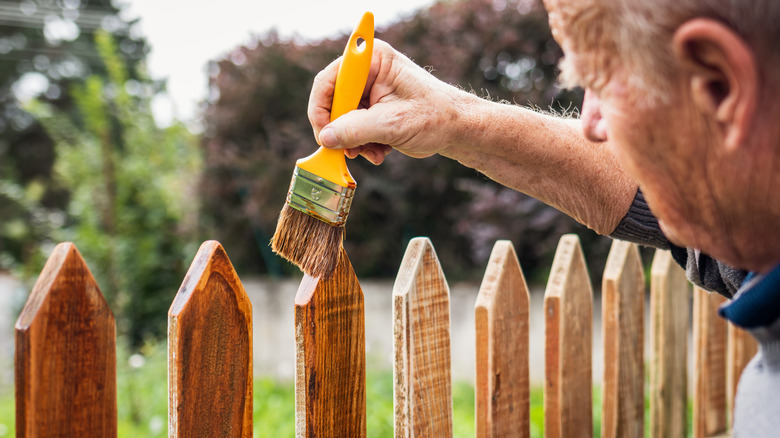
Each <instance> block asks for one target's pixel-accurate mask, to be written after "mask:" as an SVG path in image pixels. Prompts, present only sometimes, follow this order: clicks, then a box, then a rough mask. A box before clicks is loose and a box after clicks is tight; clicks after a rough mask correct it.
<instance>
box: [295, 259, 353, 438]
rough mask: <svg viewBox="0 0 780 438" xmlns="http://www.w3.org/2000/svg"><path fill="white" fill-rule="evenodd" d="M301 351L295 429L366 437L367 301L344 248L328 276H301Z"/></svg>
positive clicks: (298, 315) (297, 326)
mask: <svg viewBox="0 0 780 438" xmlns="http://www.w3.org/2000/svg"><path fill="white" fill-rule="evenodd" d="M295 356H296V378H295V435H296V436H298V437H331V436H332V437H342V436H343V437H356V438H360V437H365V436H366V334H365V306H364V301H363V290H362V289H361V288H360V284H359V283H358V280H357V277H356V276H355V271H354V270H353V269H352V264H351V263H350V261H349V258H348V257H347V254H346V252H344V251H343V250H342V252H341V256H340V258H339V262H338V265H337V266H336V270H335V272H334V273H333V275H331V276H330V277H329V278H328V279H327V280H324V279H322V278H315V277H311V276H309V275H304V277H303V280H302V281H301V284H300V287H299V288H298V293H297V294H296V295H295Z"/></svg>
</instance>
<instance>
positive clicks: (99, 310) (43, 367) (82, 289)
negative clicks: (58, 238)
mask: <svg viewBox="0 0 780 438" xmlns="http://www.w3.org/2000/svg"><path fill="white" fill-rule="evenodd" d="M15 374H16V377H15V378H16V382H15V383H16V436H17V437H43V436H46V437H50V436H51V437H71V436H99V437H116V435H117V429H116V407H117V405H116V329H115V324H114V315H113V314H112V313H111V310H110V309H109V308H108V305H107V304H106V301H105V299H104V298H103V294H101V292H100V289H99V288H98V286H97V284H96V283H95V279H94V278H93V277H92V274H91V273H90V271H89V268H87V265H86V264H85V263H84V260H83V259H82V258H81V255H80V254H79V252H78V250H76V247H75V246H74V245H73V244H72V243H61V244H59V245H57V247H55V248H54V251H53V252H52V254H51V256H50V257H49V260H48V261H47V262H46V266H44V268H43V271H42V272H41V275H40V276H39V277H38V280H37V281H36V282H35V286H34V287H33V290H32V293H31V294H30V297H29V299H28V300H27V304H26V305H25V306H24V309H23V310H22V313H21V314H20V316H19V319H18V320H17V321H16V350H15Z"/></svg>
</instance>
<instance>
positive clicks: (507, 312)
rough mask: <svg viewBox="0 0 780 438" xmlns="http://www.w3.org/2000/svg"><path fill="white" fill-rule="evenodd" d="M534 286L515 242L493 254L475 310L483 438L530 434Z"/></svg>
mask: <svg viewBox="0 0 780 438" xmlns="http://www.w3.org/2000/svg"><path fill="white" fill-rule="evenodd" d="M528 315H529V294H528V286H527V284H526V282H525V277H524V276H523V271H522V270H521V268H520V262H518V260H517V255H516V253H515V249H514V247H513V246H512V243H511V242H510V241H508V240H500V241H498V242H496V244H495V246H494V247H493V252H492V253H491V254H490V261H489V262H488V267H487V270H486V271H485V276H484V278H483V279H482V285H481V286H480V289H479V295H478V296H477V302H476V304H475V309H474V317H475V318H474V319H475V323H476V354H477V361H476V385H475V386H476V388H475V389H476V394H475V398H476V400H475V401H476V429H477V437H478V438H486V437H510V436H511V437H518V438H520V437H528V436H530V435H531V429H530V420H529V415H530V404H529V397H530V392H529V377H528V342H529V333H528V324H529V322H528V318H529V316H528Z"/></svg>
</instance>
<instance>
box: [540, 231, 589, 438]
mask: <svg viewBox="0 0 780 438" xmlns="http://www.w3.org/2000/svg"><path fill="white" fill-rule="evenodd" d="M544 315H545V327H544V333H545V335H544V336H545V352H544V357H545V385H544V432H545V436H546V437H547V438H559V437H572V436H577V437H590V436H592V435H593V399H592V393H591V391H592V389H591V385H592V378H593V376H592V374H593V371H592V358H591V350H592V348H591V347H592V344H593V288H592V286H591V283H590V275H589V274H588V268H587V266H586V265H585V258H584V257H583V255H582V247H581V246H580V240H579V238H578V237H577V236H575V235H573V234H567V235H564V236H563V237H561V240H560V242H559V243H558V249H557V250H556V252H555V258H554V259H553V265H552V271H551V272H550V279H549V280H548V282H547V289H546V290H545V292H544Z"/></svg>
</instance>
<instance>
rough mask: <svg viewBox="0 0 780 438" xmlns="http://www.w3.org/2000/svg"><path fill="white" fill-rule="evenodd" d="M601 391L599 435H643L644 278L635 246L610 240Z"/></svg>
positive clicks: (620, 437)
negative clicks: (602, 384)
mask: <svg viewBox="0 0 780 438" xmlns="http://www.w3.org/2000/svg"><path fill="white" fill-rule="evenodd" d="M601 293H602V297H601V299H602V327H603V329H602V333H604V386H603V388H602V393H603V396H602V410H601V412H602V419H601V436H602V437H605V438H606V437H609V438H630V437H639V438H641V437H642V436H643V435H644V415H645V409H644V408H645V403H644V385H645V375H644V357H643V356H644V314H645V279H644V274H643V272H642V261H641V259H640V257H639V250H638V249H637V247H636V245H634V244H631V243H629V242H624V241H620V240H615V241H613V242H612V249H611V250H610V252H609V257H608V258H607V264H606V267H605V268H604V279H603V282H602V289H601Z"/></svg>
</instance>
